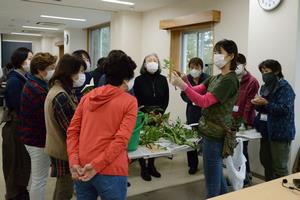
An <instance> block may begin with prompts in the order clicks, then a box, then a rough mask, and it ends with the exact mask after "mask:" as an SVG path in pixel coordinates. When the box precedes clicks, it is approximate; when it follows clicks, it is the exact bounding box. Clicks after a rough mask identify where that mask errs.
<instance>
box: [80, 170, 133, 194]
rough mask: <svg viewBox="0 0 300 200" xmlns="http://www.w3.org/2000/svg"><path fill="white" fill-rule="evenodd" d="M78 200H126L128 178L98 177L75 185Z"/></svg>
mask: <svg viewBox="0 0 300 200" xmlns="http://www.w3.org/2000/svg"><path fill="white" fill-rule="evenodd" d="M75 188H76V195H77V200H96V199H97V197H98V196H100V197H101V200H125V199H126V196H127V176H107V175H96V176H95V177H94V178H92V179H91V180H90V181H88V182H82V181H77V182H76V183H75Z"/></svg>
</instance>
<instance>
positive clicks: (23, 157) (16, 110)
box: [2, 47, 33, 200]
mask: <svg viewBox="0 0 300 200" xmlns="http://www.w3.org/2000/svg"><path fill="white" fill-rule="evenodd" d="M32 56H33V54H32V51H31V50H29V49H27V48H24V47H21V48H18V49H16V50H15V51H14V53H13V54H12V56H11V63H12V65H13V67H14V69H13V70H11V71H10V72H9V74H8V75H7V85H6V89H5V93H4V99H5V103H6V106H7V110H6V112H5V113H4V114H5V119H4V121H5V122H6V124H5V125H4V127H3V129H2V138H3V142H2V155H3V157H2V162H3V163H2V164H3V174H4V180H5V186H6V195H5V198H6V199H22V200H23V199H25V200H26V199H29V193H28V190H27V185H28V182H29V178H30V157H29V154H28V152H27V151H26V148H25V146H24V144H23V143H22V141H21V140H20V138H19V137H18V136H17V126H18V124H19V114H20V101H21V93H22V89H23V86H24V84H25V82H26V80H27V77H26V74H27V72H28V71H29V66H30V61H31V59H32Z"/></svg>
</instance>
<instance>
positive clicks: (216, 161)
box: [172, 40, 239, 198]
mask: <svg viewBox="0 0 300 200" xmlns="http://www.w3.org/2000/svg"><path fill="white" fill-rule="evenodd" d="M214 53H215V54H214V64H215V65H216V66H217V67H218V68H219V69H220V70H221V73H220V74H218V75H216V76H212V77H210V78H209V79H207V80H206V81H205V82H204V83H203V84H200V85H199V86H195V87H193V86H191V85H190V84H189V83H188V82H187V83H186V82H184V81H183V80H182V79H181V77H179V76H178V75H177V73H175V72H174V73H172V75H173V76H172V84H173V85H174V86H178V87H179V88H180V89H181V90H182V91H184V92H185V93H186V95H187V96H188V97H189V98H190V100H191V101H192V102H193V103H195V104H196V105H198V106H199V107H201V108H203V110H202V117H201V118H200V121H199V127H198V132H199V134H200V135H201V136H202V138H203V145H202V146H203V166H204V175H205V183H206V189H207V198H211V197H214V196H218V195H221V194H224V193H227V183H226V180H225V178H224V175H223V167H222V160H223V158H226V157H227V156H229V155H232V154H233V150H234V147H235V133H234V132H232V131H231V128H232V110H233V106H234V104H235V101H236V97H237V93H238V90H239V80H238V78H237V75H236V73H235V70H236V66H237V63H236V59H237V54H238V49H237V46H236V44H235V42H234V41H232V40H221V41H219V42H218V43H217V44H216V45H215V47H214Z"/></svg>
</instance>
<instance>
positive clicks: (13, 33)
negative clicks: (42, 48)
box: [11, 32, 42, 36]
mask: <svg viewBox="0 0 300 200" xmlns="http://www.w3.org/2000/svg"><path fill="white" fill-rule="evenodd" d="M11 34H12V35H26V36H42V34H35V33H17V32H12V33H11Z"/></svg>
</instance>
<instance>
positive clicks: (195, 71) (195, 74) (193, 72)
mask: <svg viewBox="0 0 300 200" xmlns="http://www.w3.org/2000/svg"><path fill="white" fill-rule="evenodd" d="M190 74H191V76H192V77H193V78H198V77H199V76H200V75H201V74H202V71H201V70H198V69H192V70H191V71H190Z"/></svg>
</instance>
